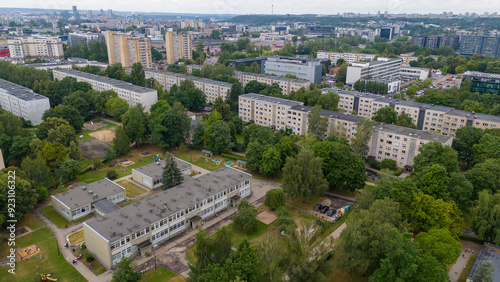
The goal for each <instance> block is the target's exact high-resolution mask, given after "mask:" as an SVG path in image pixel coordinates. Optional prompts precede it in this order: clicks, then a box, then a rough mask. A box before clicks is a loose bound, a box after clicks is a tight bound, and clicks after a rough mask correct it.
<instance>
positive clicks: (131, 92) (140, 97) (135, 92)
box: [52, 69, 158, 112]
mask: <svg viewBox="0 0 500 282" xmlns="http://www.w3.org/2000/svg"><path fill="white" fill-rule="evenodd" d="M52 73H53V75H54V79H58V80H61V79H63V78H65V77H67V76H70V77H74V78H76V80H77V81H78V82H81V81H83V82H88V83H90V85H92V89H94V90H97V91H106V90H114V91H115V92H116V93H117V94H118V97H120V98H122V99H123V100H125V101H127V102H128V104H129V105H130V106H135V105H137V104H142V105H143V106H144V109H145V110H146V111H148V112H149V109H150V108H151V106H152V105H153V104H154V103H156V102H157V101H158V92H156V90H154V89H149V88H145V87H141V86H137V85H133V84H132V83H128V82H124V81H121V80H116V79H111V78H108V77H104V76H100V75H95V74H90V73H86V72H82V71H77V70H73V69H54V70H53V71H52Z"/></svg>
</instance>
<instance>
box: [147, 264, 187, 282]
mask: <svg viewBox="0 0 500 282" xmlns="http://www.w3.org/2000/svg"><path fill="white" fill-rule="evenodd" d="M139 281H141V282H156V281H168V282H181V281H186V278H184V276H182V275H175V273H173V272H172V271H170V270H168V269H166V268H163V267H158V268H157V269H153V270H150V271H148V272H146V273H145V274H144V275H142V278H141V280H139Z"/></svg>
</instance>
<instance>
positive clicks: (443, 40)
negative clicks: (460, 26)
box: [411, 35, 460, 50]
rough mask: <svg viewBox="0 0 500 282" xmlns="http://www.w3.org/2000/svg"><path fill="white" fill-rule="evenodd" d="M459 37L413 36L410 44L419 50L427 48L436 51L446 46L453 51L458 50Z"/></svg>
mask: <svg viewBox="0 0 500 282" xmlns="http://www.w3.org/2000/svg"><path fill="white" fill-rule="evenodd" d="M459 41H460V37H459V36H458V35H430V36H413V37H412V39H411V43H412V44H415V45H417V46H418V47H420V48H423V47H429V48H431V49H438V48H439V47H442V46H448V47H451V48H453V50H457V49H458V45H459Z"/></svg>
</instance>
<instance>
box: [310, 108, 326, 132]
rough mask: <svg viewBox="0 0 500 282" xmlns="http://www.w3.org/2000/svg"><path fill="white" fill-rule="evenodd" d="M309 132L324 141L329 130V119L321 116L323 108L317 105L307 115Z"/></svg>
mask: <svg viewBox="0 0 500 282" xmlns="http://www.w3.org/2000/svg"><path fill="white" fill-rule="evenodd" d="M307 122H308V128H307V130H308V132H310V133H312V134H314V136H315V137H316V138H317V139H318V140H323V137H324V136H325V134H326V131H327V130H328V117H323V116H321V106H320V105H316V106H314V107H313V108H312V109H311V112H310V113H309V114H307Z"/></svg>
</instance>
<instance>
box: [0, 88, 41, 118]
mask: <svg viewBox="0 0 500 282" xmlns="http://www.w3.org/2000/svg"><path fill="white" fill-rule="evenodd" d="M0 106H1V107H2V109H3V110H5V111H8V112H11V113H12V114H14V115H16V116H18V117H22V118H24V119H25V120H29V121H31V124H32V125H39V124H40V123H42V116H43V113H44V112H45V111H46V110H48V109H50V102H49V98H47V97H45V96H42V95H40V94H37V93H34V92H33V90H31V89H29V88H26V87H23V86H21V85H18V84H15V83H12V82H10V81H7V80H3V79H0Z"/></svg>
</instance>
